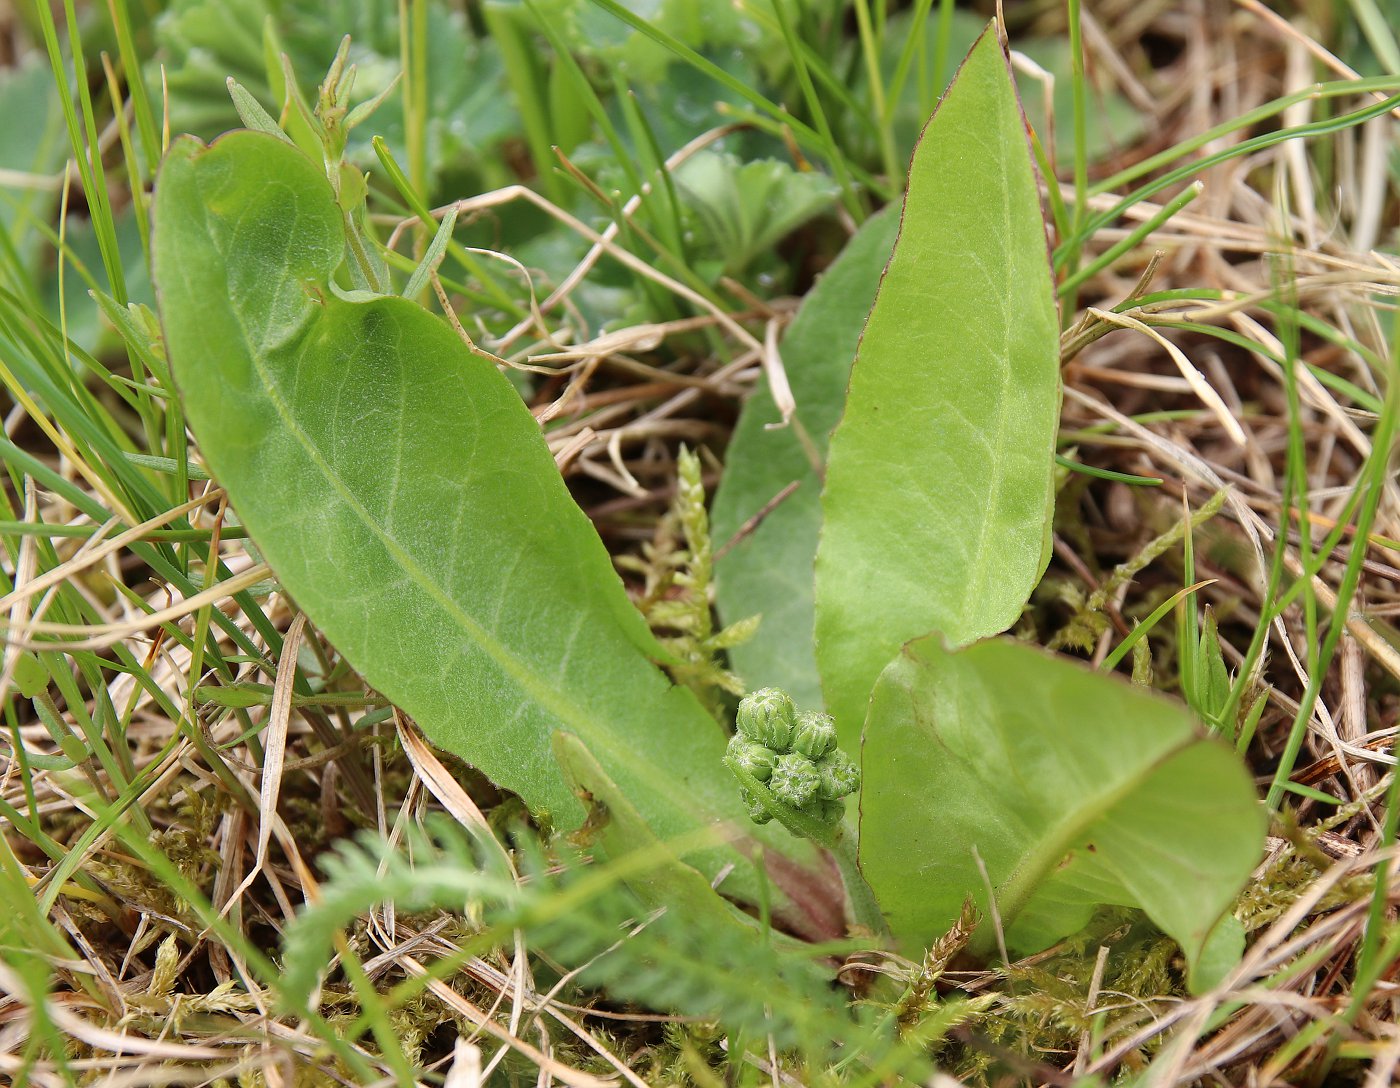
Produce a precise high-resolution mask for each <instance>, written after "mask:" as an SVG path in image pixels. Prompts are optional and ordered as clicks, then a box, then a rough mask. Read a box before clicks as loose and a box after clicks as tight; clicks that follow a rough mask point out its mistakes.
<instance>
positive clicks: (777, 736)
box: [735, 688, 797, 752]
mask: <svg viewBox="0 0 1400 1088" xmlns="http://www.w3.org/2000/svg"><path fill="white" fill-rule="evenodd" d="M796 715H797V710H796V708H795V707H794V706H793V705H792V700H791V699H789V698H788V696H787V692H785V691H781V690H780V689H778V688H764V689H763V690H762V691H755V692H754V693H753V694H752V695H746V696H744V698H743V701H742V702H740V703H739V716H738V719H737V721H736V723H735V724H736V725H737V726H738V729H739V735H740V736H741V737H743V738H745V739H746V740H752V741H757V742H758V743H759V744H764V745H767V746H768V747H769V748H772V749H773V751H775V752H786V751H787V750H788V749H789V748H791V747H792V729H793V720H794V718H795V717H796Z"/></svg>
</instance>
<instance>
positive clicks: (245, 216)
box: [154, 132, 810, 889]
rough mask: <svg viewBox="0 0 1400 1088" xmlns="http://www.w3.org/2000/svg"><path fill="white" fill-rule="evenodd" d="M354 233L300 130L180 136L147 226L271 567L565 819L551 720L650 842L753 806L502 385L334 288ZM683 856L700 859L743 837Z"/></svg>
mask: <svg viewBox="0 0 1400 1088" xmlns="http://www.w3.org/2000/svg"><path fill="white" fill-rule="evenodd" d="M344 251H345V236H344V232H343V227H342V217H341V215H340V212H339V210H338V209H337V207H336V204H335V201H334V197H333V194H332V192H331V189H330V186H329V184H328V182H327V181H326V178H325V174H324V170H323V169H322V167H321V165H320V164H319V163H313V162H312V161H311V160H310V159H308V158H307V157H306V156H305V155H303V154H302V153H301V152H300V151H298V150H297V149H296V148H294V147H292V146H289V145H288V144H286V143H283V142H282V141H279V140H277V139H275V138H273V137H271V136H267V135H263V134H260V133H252V132H238V133H234V134H232V135H230V136H226V137H224V138H222V139H220V140H219V141H217V142H216V143H215V144H213V145H212V146H210V147H205V146H203V145H202V144H200V143H199V142H198V141H196V140H193V139H183V140H180V141H178V142H177V143H176V144H175V145H174V146H173V147H172V148H171V151H170V154H169V155H168V157H167V159H166V162H165V164H164V165H163V167H162V169H161V173H160V177H159V179H158V182H157V186H156V205H155V240H154V267H155V273H156V276H157V279H158V281H159V283H160V288H161V290H160V302H161V314H162V319H163V321H164V325H165V332H166V344H167V348H168V352H169V356H170V361H171V368H172V371H173V373H174V375H175V378H176V382H177V385H178V386H179V387H180V391H181V394H182V396H183V398H184V401H185V407H186V412H187V416H188V420H189V424H190V427H191V428H192V430H193V431H194V434H195V437H196V438H197V439H198V441H199V448H200V453H201V455H202V457H203V459H204V462H205V464H206V465H207V466H208V468H209V470H210V472H211V474H212V475H213V476H214V477H215V478H216V479H217V480H218V481H219V482H220V483H221V484H222V485H223V486H224V487H225V488H227V490H228V493H229V496H230V498H231V500H232V502H233V504H234V506H235V507H236V509H237V512H238V515H239V517H240V519H241V521H242V523H243V524H244V525H246V526H247V528H248V531H249V533H250V535H251V536H252V537H253V539H254V540H255V541H256V543H257V545H258V547H259V548H260V549H261V550H262V552H263V554H264V555H265V556H266V558H267V560H268V562H269V563H270V564H271V565H272V567H273V568H274V570H275V571H276V572H277V575H278V577H279V579H280V580H281V582H282V584H283V585H284V586H285V587H286V589H287V590H288V591H289V592H290V593H291V594H292V596H293V597H294V598H295V599H296V601H297V604H298V605H299V606H300V607H301V608H302V609H304V610H305V611H306V613H307V614H308V615H309V616H310V617H311V619H312V621H313V622H314V623H315V624H316V625H317V626H318V627H319V628H320V629H321V630H322V631H323V632H324V633H325V634H326V635H327V636H328V637H329V639H330V640H331V641H332V642H333V643H334V644H335V646H336V647H337V648H338V649H339V650H340V651H341V653H343V654H344V655H345V657H346V658H347V659H348V660H349V661H350V663H351V664H352V665H354V666H355V668H356V669H358V670H359V671H360V672H361V673H362V674H363V676H364V677H365V679H366V680H367V681H368V682H369V683H370V684H371V685H373V686H374V687H375V688H376V689H378V690H379V691H381V692H382V693H383V694H384V695H385V696H386V697H388V698H389V699H390V700H392V701H393V702H394V703H396V704H397V705H399V706H401V707H403V708H404V709H405V710H406V711H407V712H408V713H410V714H411V715H412V716H413V717H414V718H415V719H416V720H417V721H418V723H419V724H420V725H421V726H422V728H423V729H424V731H425V732H426V733H427V734H428V735H429V736H430V737H431V738H432V739H433V740H434V741H435V742H437V743H438V744H440V745H442V746H443V747H444V748H447V749H448V750H450V751H452V752H455V753H457V754H458V755H460V756H461V757H462V758H464V759H466V760H468V761H469V762H471V763H473V764H474V765H476V766H477V767H479V768H480V769H481V770H482V771H483V772H484V773H485V774H487V775H488V776H489V777H490V778H491V779H492V780H493V781H495V782H497V783H498V784H500V785H501V786H503V787H505V788H507V789H510V790H513V791H515V792H516V793H518V794H520V796H521V797H522V798H524V800H525V801H526V803H527V804H528V805H529V806H530V807H531V808H532V809H533V810H534V811H536V812H537V813H539V812H548V813H549V814H550V815H551V816H552V817H553V819H554V820H555V822H556V823H557V824H559V825H570V824H573V823H576V822H577V821H578V820H579V819H580V818H581V817H582V815H583V811H582V808H581V806H580V805H579V804H578V802H577V800H576V799H575V797H574V795H573V793H572V791H571V790H570V789H569V787H568V785H567V784H566V782H565V780H564V778H563V776H562V775H561V774H560V772H559V769H558V767H557V765H556V764H555V762H554V760H553V758H552V756H551V752H550V737H551V736H552V735H553V734H554V732H555V731H556V730H559V729H561V728H562V729H567V730H569V731H571V732H573V733H575V734H577V735H578V737H579V738H580V739H581V740H582V741H583V742H584V743H586V744H587V745H588V748H589V750H590V751H591V752H592V753H593V754H594V756H595V757H596V758H597V759H598V761H599V763H600V764H601V765H602V766H603V767H604V768H605V770H606V772H607V774H608V775H609V776H610V777H611V778H612V779H613V780H614V781H615V782H616V783H617V784H618V787H619V788H620V789H622V790H623V791H624V792H625V793H626V795H627V796H628V797H629V798H630V799H631V801H632V803H633V804H634V805H635V806H636V808H637V810H638V812H640V813H641V814H642V816H643V818H644V819H645V820H646V821H647V823H648V825H649V826H650V827H651V828H652V830H653V832H654V833H655V834H656V835H658V836H659V837H661V838H663V839H670V838H672V837H675V836H679V835H682V834H685V833H687V832H691V831H694V830H696V829H697V828H698V827H703V826H708V825H710V824H712V823H714V822H715V821H719V820H726V821H731V822H733V823H735V824H736V825H738V826H743V825H742V823H741V821H742V820H744V819H745V817H744V813H743V809H742V807H741V805H740V803H739V801H738V799H737V798H736V797H735V791H734V788H733V785H732V781H731V780H730V778H729V775H728V772H727V771H725V769H724V767H723V766H722V763H721V759H722V756H723V748H724V737H723V735H722V732H721V730H720V729H719V728H718V727H717V726H716V725H715V723H714V722H713V721H712V720H711V719H710V718H709V717H708V716H707V715H706V714H705V712H704V711H703V710H702V709H701V708H700V706H699V704H698V703H696V701H695V699H694V698H693V697H692V696H691V695H690V693H689V692H688V691H686V690H685V689H683V688H677V687H674V686H672V685H671V684H670V683H669V682H668V681H667V679H666V677H665V676H664V675H663V674H662V673H661V672H660V671H659V670H658V669H657V668H656V667H655V666H654V665H653V663H652V662H653V660H656V659H660V658H661V657H662V656H663V653H662V650H661V648H660V646H659V645H658V644H657V643H656V641H655V639H654V638H653V637H652V635H651V633H650V631H648V629H647V627H646V625H645V623H644V622H643V621H642V619H641V617H640V615H639V614H638V613H637V611H636V610H635V609H634V608H633V607H632V604H631V602H630V601H629V600H628V598H627V595H626V592H625V591H624V589H623V586H622V583H621V581H620V580H619V578H618V576H617V574H616V573H615V572H614V570H613V568H612V564H611V561H610V559H609V557H608V553H607V551H606V549H605V548H604V547H603V544H602V542H601V540H599V538H598V535H597V533H596V532H595V531H594V529H593V527H592V525H591V524H590V523H589V521H588V519H587V518H586V517H585V516H584V515H583V513H582V511H580V510H579V508H578V507H577V506H576V505H575V504H574V502H573V500H572V499H571V498H570V496H569V493H568V490H567V489H566V487H565V486H564V483H563V480H562V479H561V478H560V476H559V473H558V470H557V469H556V467H555V465H554V461H553V459H552V457H551V456H550V453H549V450H548V448H547V446H546V444H545V441H544V438H543V436H542V435H541V433H540V430H539V428H538V426H537V425H536V423H535V421H534V419H533V418H532V417H531V415H530V413H529V411H528V410H527V409H526V407H525V405H524V404H523V403H522V402H521V400H520V398H519V397H518V396H517V395H516V393H515V392H514V390H513V389H512V388H511V385H510V383H509V382H508V381H507V380H506V378H505V377H504V376H503V375H502V374H501V373H500V372H499V371H498V370H497V369H496V368H495V367H494V366H492V365H491V364H490V363H489V362H487V361H486V360H484V359H481V358H479V357H477V356H476V355H474V354H473V353H472V352H471V351H469V350H468V349H467V347H466V346H465V345H464V344H463V343H462V342H461V340H459V339H458V338H457V336H456V335H455V334H454V333H453V332H452V330H451V329H450V328H449V327H448V326H447V325H446V324H445V323H444V322H442V321H440V320H439V319H437V318H435V317H433V316H432V315H431V314H429V313H428V312H427V311H426V310H424V309H422V308H421V307H419V306H417V305H415V304H414V303H412V302H409V301H408V300H406V299H401V298H393V297H377V298H370V299H369V300H368V301H349V300H347V299H345V298H342V297H340V296H339V295H337V294H336V293H335V291H333V290H332V287H331V276H332V274H333V272H334V270H335V269H336V267H337V266H338V265H339V264H340V262H341V260H342V257H343V254H344ZM774 841H775V842H777V841H778V840H777V837H776V836H774ZM779 849H783V850H784V851H785V852H787V853H789V854H795V855H796V856H804V854H803V853H802V851H803V850H805V848H804V847H801V846H797V845H795V844H788V845H786V847H781V846H780V847H779ZM805 856H810V855H805ZM690 860H692V861H693V862H694V863H695V864H697V865H699V866H700V867H701V868H702V869H703V870H704V871H705V872H707V873H709V874H713V873H714V872H715V871H716V870H717V869H718V867H719V866H720V865H722V864H724V863H726V862H736V863H738V862H740V854H739V853H738V852H737V851H736V849H735V848H733V847H725V848H713V849H708V850H706V851H704V852H703V853H701V854H698V855H697V856H695V857H692V858H691V859H690ZM749 871H750V870H749V867H748V866H747V865H744V864H740V871H739V872H738V873H736V877H735V880H736V883H737V882H740V881H743V880H744V879H746V878H747V876H748V874H749ZM749 888H750V889H751V888H752V881H751V880H750V881H749Z"/></svg>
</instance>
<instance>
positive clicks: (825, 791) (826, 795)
mask: <svg viewBox="0 0 1400 1088" xmlns="http://www.w3.org/2000/svg"><path fill="white" fill-rule="evenodd" d="M817 778H818V779H819V781H820V783H821V785H820V786H819V788H818V790H819V794H820V796H821V797H822V799H823V800H826V801H837V800H840V799H841V798H842V797H845V796H846V795H847V794H848V793H855V792H856V790H858V789H860V768H859V767H857V766H856V765H855V763H854V762H853V761H852V760H851V757H850V756H848V755H847V754H846V753H845V752H843V751H841V749H839V748H837V749H835V750H833V751H832V752H831V753H830V754H829V755H828V756H827V757H826V758H825V759H824V760H822V761H821V763H819V764H818V765H817Z"/></svg>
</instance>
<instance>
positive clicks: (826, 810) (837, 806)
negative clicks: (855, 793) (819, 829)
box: [817, 801, 846, 827]
mask: <svg viewBox="0 0 1400 1088" xmlns="http://www.w3.org/2000/svg"><path fill="white" fill-rule="evenodd" d="M845 816H846V802H845V801H818V802H817V819H819V820H820V821H821V822H822V823H824V824H826V826H827V827H835V826H836V825H837V824H839V823H840V822H841V821H842V820H843V819H844V818H845Z"/></svg>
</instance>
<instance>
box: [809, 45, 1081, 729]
mask: <svg viewBox="0 0 1400 1088" xmlns="http://www.w3.org/2000/svg"><path fill="white" fill-rule="evenodd" d="M1059 413H1060V374H1059V327H1058V322H1057V318H1056V310H1055V294H1054V286H1053V284H1052V282H1051V278H1050V261H1049V253H1048V250H1047V247H1046V238H1045V224H1044V221H1043V219H1042V216H1041V211H1040V195H1039V190H1038V187H1037V183H1036V173H1035V167H1034V165H1033V163H1032V159H1031V150H1030V144H1029V142H1028V141H1027V138H1026V131H1025V121H1024V119H1023V117H1022V114H1021V108H1020V105H1019V104H1018V102H1017V100H1016V91H1015V87H1014V85H1013V83H1012V80H1011V69H1010V66H1009V65H1008V64H1007V60H1006V54H1005V53H1004V52H1003V51H1002V47H1001V44H1000V42H999V41H998V40H997V35H996V33H995V29H994V28H993V29H989V30H987V31H985V32H984V33H983V35H982V37H981V38H980V39H979V40H978V42H977V44H976V45H974V46H973V48H972V52H971V53H969V54H968V57H967V60H966V61H964V63H963V66H962V68H961V70H960V71H959V72H958V74H957V76H956V78H955V79H954V80H953V83H952V85H951V86H950V87H949V89H948V92H947V94H946V96H945V97H944V99H943V101H942V103H941V104H940V105H939V107H938V110H937V111H936V112H935V113H934V115H933V118H932V119H931V120H930V121H929V124H928V127H927V128H926V129H925V131H924V135H923V138H922V140H921V141H920V143H919V146H918V148H917V149H916V150H915V152H914V158H913V162H912V163H911V165H910V171H909V191H908V195H907V196H906V197H905V202H904V218H903V222H902V223H901V225H900V231H899V238H898V240H897V241H896V242H895V246H894V254H893V256H892V257H891V258H890V263H889V267H888V268H887V269H886V270H885V277H884V280H883V281H882V282H881V284H880V290H879V294H878V295H877V296H876V299H875V305H874V308H873V309H872V310H871V311H870V319H869V321H868V322H867V323H866V326H865V333H864V335H863V336H862V338H861V343H860V350H859V352H858V354H857V355H856V361H855V365H854V367H853V368H852V371H851V383H850V389H849V392H848V393H847V397H846V411H845V415H844V416H843V417H842V419H841V422H840V424H839V425H838V426H837V428H836V432H835V433H834V434H833V435H832V438H831V456H830V462H829V465H828V468H827V478H826V490H825V492H824V493H823V495H822V510H823V512H824V515H825V521H824V524H823V527H822V537H821V545H820V548H819V550H818V552H817V566H816V615H817V619H816V632H817V664H818V666H819V668H820V670H821V676H822V690H823V691H824V692H825V694H826V703H827V709H828V710H829V711H830V712H831V713H832V714H833V715H834V716H835V717H836V724H837V730H838V731H839V733H840V736H841V741H842V743H843V744H845V745H847V746H850V747H854V746H855V742H856V738H857V737H858V736H859V731H860V727H861V722H862V721H863V720H864V718H865V708H866V702H867V699H868V698H869V695H870V689H871V687H872V686H873V685H874V683H875V679H876V677H878V676H879V675H880V670H881V669H883V668H884V667H885V665H886V664H887V663H888V662H889V660H890V658H892V657H893V656H894V655H895V653H896V651H898V649H899V647H900V646H902V645H903V644H904V643H905V642H906V641H908V640H909V639H911V638H917V637H919V636H921V635H924V634H927V633H928V632H930V631H939V632H941V633H942V634H943V635H944V636H945V637H946V638H947V639H948V640H949V641H950V642H952V643H954V644H962V643H967V642H971V641H972V640H973V639H976V638H980V637H982V636H984V635H989V634H994V633H996V632H998V631H1004V630H1005V629H1006V628H1007V627H1009V626H1011V624H1012V623H1014V622H1015V620H1016V618H1017V616H1019V615H1020V613H1021V608H1022V607H1023V605H1024V604H1025V602H1026V600H1027V598H1028V597H1029V596H1030V592H1031V590H1032V589H1033V588H1034V586H1035V584H1036V582H1037V581H1038V580H1039V578H1040V575H1041V573H1042V572H1043V571H1044V569H1045V562H1046V559H1047V557H1048V555H1049V542H1050V519H1051V510H1052V504H1053V500H1054V492H1053V488H1052V479H1051V470H1052V468H1053V465H1054V453H1055V432H1056V428H1057V426H1058V423H1059Z"/></svg>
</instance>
